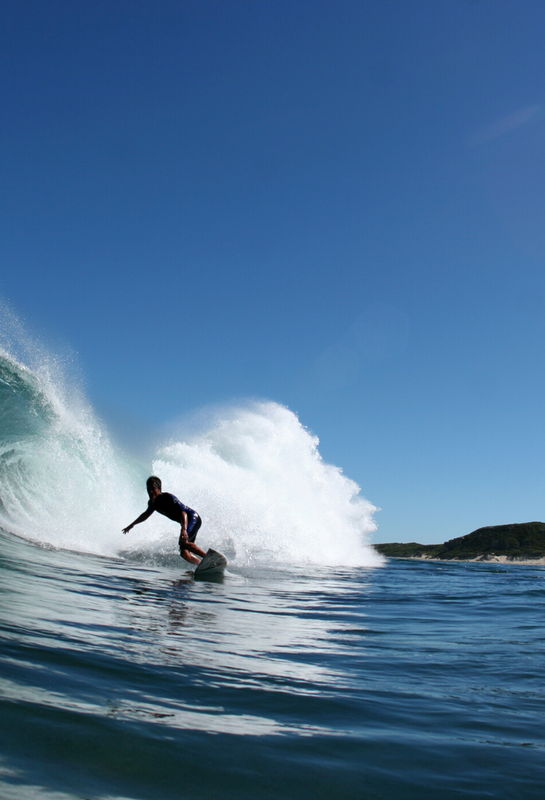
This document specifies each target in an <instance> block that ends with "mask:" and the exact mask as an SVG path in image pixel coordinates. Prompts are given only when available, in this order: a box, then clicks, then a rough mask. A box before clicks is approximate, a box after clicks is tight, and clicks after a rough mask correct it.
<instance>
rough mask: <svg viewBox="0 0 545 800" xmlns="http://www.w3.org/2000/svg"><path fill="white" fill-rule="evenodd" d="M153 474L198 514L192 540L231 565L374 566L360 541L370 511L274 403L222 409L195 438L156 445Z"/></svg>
mask: <svg viewBox="0 0 545 800" xmlns="http://www.w3.org/2000/svg"><path fill="white" fill-rule="evenodd" d="M153 470H154V472H155V473H157V474H158V475H159V476H160V477H161V478H162V480H163V488H164V489H165V490H170V491H172V492H174V493H176V492H180V493H181V495H182V497H181V499H183V500H184V502H186V503H187V504H188V505H190V506H192V507H194V508H196V509H198V511H199V513H200V514H201V516H202V518H203V520H204V525H203V532H202V534H199V541H200V542H201V544H202V543H206V544H208V545H212V546H214V547H217V548H218V549H220V550H223V551H225V552H226V553H227V554H228V555H229V556H230V558H234V559H235V560H236V561H237V562H240V563H252V562H255V561H262V560H265V559H272V560H275V561H282V562H286V561H290V562H295V563H303V562H311V563H318V564H349V565H365V564H367V565H371V564H378V563H381V560H380V558H379V557H378V556H377V555H376V553H375V552H374V551H373V550H372V549H371V548H370V547H369V546H368V545H367V544H366V536H367V535H368V534H369V533H370V532H371V531H373V530H374V529H375V524H374V522H373V513H374V512H375V511H376V509H375V507H374V506H372V505H371V503H369V502H368V501H367V500H364V499H363V498H362V497H360V496H359V487H358V486H357V484H356V483H354V481H352V480H350V479H349V478H347V477H346V476H345V475H343V473H342V471H341V470H340V469H339V468H337V467H335V466H332V465H331V464H326V463H325V462H324V461H323V459H322V458H321V456H320V454H319V452H318V439H317V437H316V436H313V435H312V434H311V433H309V431H308V430H306V428H304V427H303V425H302V424H301V423H300V421H299V420H298V418H297V416H296V415H295V414H294V413H293V412H292V411H290V410H289V409H287V408H285V407H284V406H281V405H278V404H277V403H273V402H262V403H255V404H252V405H250V406H248V407H246V408H236V409H231V410H230V411H224V412H223V413H222V414H221V415H219V416H218V418H217V419H216V421H215V422H213V423H212V424H211V425H210V426H209V427H208V428H207V429H206V430H205V431H204V432H202V433H200V434H198V435H196V436H194V437H192V438H191V439H190V440H188V441H183V442H181V441H180V442H172V443H171V444H169V445H167V446H166V447H163V448H162V449H161V451H160V452H159V454H158V457H157V459H156V460H155V461H154V463H153Z"/></svg>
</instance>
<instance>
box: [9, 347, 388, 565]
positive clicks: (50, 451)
mask: <svg viewBox="0 0 545 800" xmlns="http://www.w3.org/2000/svg"><path fill="white" fill-rule="evenodd" d="M25 347H26V349H27V351H28V350H29V349H32V348H30V347H29V344H28V341H27V342H26V343H25ZM33 352H34V355H35V356H36V358H35V364H34V365H33V368H32V369H29V368H28V367H26V366H24V365H23V364H22V363H21V362H20V361H17V360H16V359H14V358H13V356H12V355H9V354H8V352H7V350H6V349H4V350H3V351H0V358H1V360H2V361H1V363H2V367H3V371H2V382H1V384H0V388H2V391H3V395H2V404H3V407H2V417H1V421H2V429H1V430H0V479H1V483H0V486H1V489H0V491H1V497H0V499H1V501H2V505H3V510H0V524H1V525H2V527H4V528H5V529H6V530H9V531H12V532H13V533H16V534H18V535H20V536H24V537H25V538H29V539H33V540H36V541H39V542H40V543H42V544H44V545H45V546H52V547H57V548H67V549H73V550H78V551H82V552H93V553H98V554H102V555H117V554H119V553H124V554H125V555H127V556H129V557H130V556H134V555H136V554H139V555H140V556H141V557H146V556H149V557H156V556H157V555H160V556H162V557H168V558H170V557H171V556H172V557H173V559H174V563H178V562H177V561H176V559H178V558H179V557H178V556H177V548H176V543H177V536H178V528H177V526H176V525H175V523H173V522H171V521H170V520H168V519H166V518H165V517H161V516H160V515H158V514H155V515H154V516H153V517H152V518H151V519H149V520H148V521H147V522H145V523H143V524H142V525H140V526H138V527H136V528H134V529H133V530H132V531H131V533H130V534H129V535H128V536H126V537H125V536H123V534H122V533H121V528H122V527H125V526H126V525H128V524H129V522H132V521H133V520H134V519H135V518H136V517H137V516H138V515H139V514H140V513H141V512H142V511H143V510H144V509H145V508H146V502H147V496H146V493H145V486H144V481H145V478H146V477H147V474H146V473H145V472H144V471H143V470H142V467H141V466H137V465H135V464H134V463H133V462H131V461H129V460H128V459H127V458H126V457H125V456H124V455H123V454H122V453H119V452H116V450H115V448H114V447H113V446H112V444H111V443H110V441H109V438H108V436H107V435H106V433H105V431H104V429H103V426H102V425H101V424H100V423H99V421H98V420H97V419H96V416H95V415H94V413H93V411H92V409H91V408H90V406H89V403H88V402H87V401H86V400H85V398H84V397H83V395H82V393H81V392H79V391H75V390H73V389H72V388H69V385H68V383H67V381H66V379H65V378H64V377H63V375H62V371H61V370H60V369H59V366H58V363H57V362H56V361H55V359H53V358H52V357H50V356H48V355H47V354H46V353H45V352H44V350H43V349H42V348H39V349H34V351H33ZM27 361H28V359H27ZM149 472H152V473H154V474H157V475H159V476H160V477H161V479H162V481H163V489H164V490H165V491H171V492H173V493H174V494H176V495H177V496H179V498H180V499H181V500H182V501H183V502H185V503H186V504H187V505H189V506H191V507H193V508H195V509H196V510H197V511H198V512H199V513H200V514H201V516H202V518H203V528H202V530H201V532H200V533H199V540H198V541H199V544H200V545H201V546H202V547H205V548H206V547H208V546H213V547H215V548H217V549H219V550H222V551H224V552H225V553H226V554H227V555H228V557H229V558H230V560H231V561H232V562H234V563H237V564H248V563H256V562H263V561H269V562H270V561H271V560H272V561H276V562H287V561H289V562H291V563H317V564H330V565H338V564H346V565H362V566H364V565H369V566H371V565H378V564H380V563H382V560H381V558H380V557H379V556H378V555H377V554H376V553H375V552H374V551H373V550H372V549H371V547H370V546H369V545H368V544H367V539H366V537H367V536H368V535H369V534H370V533H371V532H372V531H373V530H374V529H375V524H374V522H373V513H374V511H375V510H376V509H375V508H374V507H373V506H372V505H371V503H369V502H368V501H367V500H365V499H363V498H362V497H360V495H359V487H358V486H357V484H356V483H354V481H352V480H350V479H349V478H347V477H346V476H344V475H343V474H342V471H341V470H340V469H339V468H337V467H335V466H332V465H331V464H326V463H325V462H324V461H323V460H322V458H321V456H320V454H319V452H318V439H317V438H316V437H315V436H313V435H312V434H311V433H309V431H307V430H306V429H305V428H304V426H303V425H301V423H300V422H299V420H298V418H297V417H296V415H295V414H293V412H291V411H290V410H289V409H287V408H285V407H283V406H280V405H278V404H277V403H273V402H263V403H254V404H252V405H249V406H246V407H237V408H231V409H229V410H224V411H222V412H221V413H219V414H218V415H217V416H216V418H215V419H214V420H213V421H212V422H211V423H209V424H208V425H207V426H206V427H205V429H204V430H202V431H201V432H200V433H197V434H194V435H192V436H191V437H186V438H185V439H184V440H180V441H176V440H173V441H171V442H170V443H169V444H168V445H166V446H163V447H161V448H160V449H159V451H158V452H157V456H156V458H155V459H154V460H153V463H152V464H150V465H149Z"/></svg>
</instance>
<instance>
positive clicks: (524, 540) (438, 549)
mask: <svg viewBox="0 0 545 800" xmlns="http://www.w3.org/2000/svg"><path fill="white" fill-rule="evenodd" d="M375 548H376V549H377V550H378V552H379V553H382V555H385V556H390V557H392V558H419V557H427V558H440V559H449V560H450V559H457V560H465V559H471V558H478V557H479V556H492V555H495V556H507V557H508V558H513V559H528V558H544V557H545V522H519V523H513V524H511V525H492V526H489V527H486V528H478V529H477V530H476V531H473V532H472V533H468V534H467V535H466V536H459V537H458V538H457V539H450V540H449V541H448V542H445V543H444V544H442V545H441V544H428V545H423V544H417V543H416V542H411V543H410V544H398V543H392V544H377V545H375Z"/></svg>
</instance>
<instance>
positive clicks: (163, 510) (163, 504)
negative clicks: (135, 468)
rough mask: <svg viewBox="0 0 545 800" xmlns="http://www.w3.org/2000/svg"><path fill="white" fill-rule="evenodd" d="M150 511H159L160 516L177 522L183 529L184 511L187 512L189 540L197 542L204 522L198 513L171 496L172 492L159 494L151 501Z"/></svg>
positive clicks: (149, 504)
mask: <svg viewBox="0 0 545 800" xmlns="http://www.w3.org/2000/svg"><path fill="white" fill-rule="evenodd" d="M148 511H158V512H159V514H163V516H165V517H168V518H169V519H171V520H173V521H174V522H177V523H178V524H179V525H181V526H182V528H183V526H184V518H183V516H182V511H185V513H186V514H187V538H188V540H189V541H190V542H194V541H195V539H196V537H197V533H198V531H199V528H200V527H201V525H202V520H201V518H200V517H199V515H198V514H197V512H196V511H193V509H192V508H189V506H185V505H184V504H183V503H182V502H181V501H180V500H178V498H177V497H175V496H174V495H173V494H170V492H161V494H158V495H157V497H155V498H154V499H153V500H150V501H149V503H148ZM180 545H181V539H180Z"/></svg>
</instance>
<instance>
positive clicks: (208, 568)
mask: <svg viewBox="0 0 545 800" xmlns="http://www.w3.org/2000/svg"><path fill="white" fill-rule="evenodd" d="M226 566H227V559H226V558H225V556H224V555H223V554H222V553H218V551H217V550H212V548H210V549H209V550H208V551H207V553H206V555H205V556H204V558H203V559H202V561H201V563H200V564H197V566H196V567H195V572H194V573H193V574H194V576H195V577H196V578H205V577H207V576H208V575H221V574H223V571H224V569H225V567H226Z"/></svg>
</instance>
